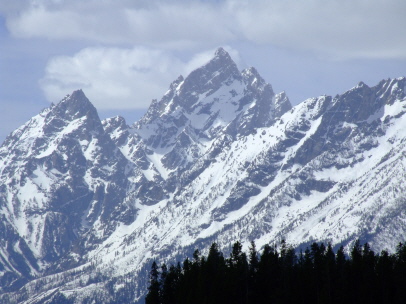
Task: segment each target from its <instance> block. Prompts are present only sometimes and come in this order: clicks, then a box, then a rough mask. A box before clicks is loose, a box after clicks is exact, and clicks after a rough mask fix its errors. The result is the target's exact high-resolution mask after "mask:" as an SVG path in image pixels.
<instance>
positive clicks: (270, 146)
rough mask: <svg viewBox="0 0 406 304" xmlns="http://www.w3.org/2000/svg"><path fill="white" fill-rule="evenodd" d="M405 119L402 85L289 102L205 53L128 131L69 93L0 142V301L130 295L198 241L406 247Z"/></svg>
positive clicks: (220, 56)
mask: <svg viewBox="0 0 406 304" xmlns="http://www.w3.org/2000/svg"><path fill="white" fill-rule="evenodd" d="M405 113H406V79H405V78H398V79H393V80H391V79H388V80H383V81H381V82H380V83H379V84H377V85H376V86H374V87H368V86H367V85H366V84H364V83H359V84H358V85H357V86H356V87H354V88H352V89H351V90H349V91H347V92H345V93H344V94H342V95H337V96H335V97H334V98H333V97H331V96H320V97H317V98H311V99H307V100H305V101H303V102H302V103H300V104H298V105H297V106H295V107H293V108H292V106H291V104H290V102H289V99H288V98H287V96H286V94H285V93H284V92H282V93H279V94H275V93H274V92H273V90H272V87H271V85H269V84H267V83H266V82H265V81H264V80H263V79H262V78H261V76H260V75H259V74H258V72H257V71H256V70H255V69H254V68H249V69H246V70H244V71H242V72H240V71H238V68H237V66H236V65H235V63H234V62H233V61H232V59H231V58H230V56H229V55H228V54H227V52H225V51H224V50H223V49H221V48H220V49H218V50H217V51H216V53H215V55H214V57H213V59H212V60H210V61H209V62H208V63H207V64H205V65H204V66H202V67H201V68H198V69H196V70H195V71H193V72H192V73H191V74H190V75H188V76H187V77H186V78H183V77H182V76H180V77H179V78H178V79H177V80H175V81H174V82H173V83H172V84H171V85H170V88H169V90H168V91H167V92H166V93H165V95H164V96H163V97H162V99H161V100H159V101H157V100H155V101H153V102H152V104H151V107H150V108H149V110H148V111H147V113H146V114H145V116H144V117H143V118H142V119H141V120H139V121H138V122H136V123H134V124H133V125H130V126H129V125H127V123H126V122H125V120H124V119H123V118H121V117H114V118H110V119H106V120H104V121H103V122H101V121H100V119H99V118H98V116H97V112H96V110H95V109H94V107H93V106H92V105H91V104H90V102H89V101H88V100H87V98H86V97H85V96H84V95H83V92H81V91H76V92H74V93H73V94H72V95H71V96H68V97H67V98H65V99H64V100H62V101H61V102H60V103H59V104H57V105H55V106H51V107H50V108H49V109H46V110H44V111H43V112H42V113H41V114H39V115H38V116H36V117H34V118H33V119H32V120H31V121H30V122H28V123H27V124H25V125H24V126H22V127H21V128H19V129H17V130H16V131H15V132H13V133H12V134H11V135H10V136H9V137H8V138H7V140H6V141H5V142H4V144H3V146H2V147H1V148H0V172H1V175H0V178H1V182H2V188H1V189H2V190H1V193H0V203H1V205H0V207H1V213H2V217H3V221H2V223H3V226H1V227H0V234H3V235H11V236H12V237H11V238H7V241H5V242H3V243H1V244H0V245H1V248H0V249H1V252H0V253H1V260H0V261H1V263H2V264H1V265H3V266H2V267H0V271H2V277H3V281H2V282H5V283H2V286H3V291H4V292H6V291H8V290H11V289H12V288H14V290H17V289H18V288H19V287H20V286H21V285H23V284H25V283H26V282H27V281H30V282H28V283H26V284H25V285H24V286H23V287H22V288H20V289H18V290H17V291H16V292H14V293H12V292H11V293H4V295H3V299H5V297H7V300H9V301H14V302H24V301H26V302H27V303H39V302H41V301H42V300H43V299H45V298H46V297H48V298H49V297H52V295H53V294H54V293H55V292H57V291H58V290H59V291H60V292H62V293H64V294H65V295H67V296H71V297H74V298H75V299H76V301H77V302H81V301H85V300H86V299H87V300H90V299H93V300H96V301H98V302H106V303H108V302H109V301H114V300H116V299H117V297H118V295H120V296H123V295H125V296H126V297H127V298H131V299H132V300H137V299H141V298H142V295H143V293H144V292H145V284H146V280H147V271H148V269H149V267H150V263H151V261H152V259H157V260H158V261H159V262H160V263H161V262H170V261H174V260H176V259H183V258H184V257H185V256H190V255H191V254H192V252H193V250H194V249H195V248H199V249H204V248H208V247H209V245H210V243H211V242H213V241H216V242H217V243H218V244H219V246H220V247H221V248H223V249H224V251H226V252H227V250H228V249H229V246H230V244H231V243H233V242H234V241H236V240H240V241H242V242H243V243H244V244H245V245H247V244H248V242H249V241H251V240H254V241H255V242H256V243H257V246H258V247H261V246H263V245H265V244H266V243H270V242H279V241H280V240H281V239H286V240H287V241H288V243H291V244H293V245H295V246H301V245H306V244H308V243H309V242H312V241H327V242H328V241H331V242H333V243H334V244H335V245H341V244H342V245H349V244H351V243H352V242H353V241H354V240H356V239H357V238H360V239H361V241H362V242H365V241H368V242H370V243H371V246H372V248H373V249H374V250H377V251H379V250H381V249H385V248H387V249H389V250H393V249H394V248H395V246H396V243H397V242H399V241H405V240H406V239H405V235H406V234H405V232H406V225H405V220H406V213H405V210H406V209H405V207H406V206H405V204H406V192H405V190H404V186H403V183H404V180H405V178H406V176H405V175H406V173H405V172H406V171H405V168H406V159H405V156H406V147H405V144H406V131H405V130H406V118H405ZM35 277H36V279H34V278H35ZM18 284H20V285H18ZM129 290H130V291H131V292H130V291H129ZM30 298H33V299H35V300H33V301H31V302H29V301H30V300H28V299H30Z"/></svg>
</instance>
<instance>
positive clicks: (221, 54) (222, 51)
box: [214, 47, 230, 57]
mask: <svg viewBox="0 0 406 304" xmlns="http://www.w3.org/2000/svg"><path fill="white" fill-rule="evenodd" d="M227 56H228V57H230V55H229V54H228V53H227V51H226V50H225V49H223V48H222V47H219V48H218V49H217V50H216V52H215V53H214V57H227Z"/></svg>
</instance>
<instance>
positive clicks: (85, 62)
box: [40, 47, 239, 109]
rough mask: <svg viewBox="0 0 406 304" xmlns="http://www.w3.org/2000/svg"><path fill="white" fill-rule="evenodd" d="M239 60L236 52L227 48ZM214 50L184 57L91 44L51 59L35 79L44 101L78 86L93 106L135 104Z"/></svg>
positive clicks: (160, 93) (161, 90)
mask: <svg viewBox="0 0 406 304" xmlns="http://www.w3.org/2000/svg"><path fill="white" fill-rule="evenodd" d="M226 49H227V50H228V51H229V52H230V55H231V56H232V57H234V58H236V61H237V62H238V60H239V56H238V53H237V52H236V51H235V50H233V49H232V48H230V47H226ZM213 54H214V50H210V52H203V53H200V54H197V55H196V56H195V57H193V58H192V59H191V60H190V61H183V60H181V59H179V58H177V57H176V56H174V55H173V54H172V53H170V52H168V51H161V50H157V49H151V48H141V47H134V48H132V49H123V48H106V47H92V48H85V49H83V50H81V51H80V52H78V53H76V54H74V55H73V56H58V57H54V58H52V59H51V60H50V61H49V62H48V64H47V67H46V70H45V77H44V78H43V79H42V80H41V81H40V84H41V88H42V89H43V91H44V93H45V95H46V97H47V99H48V100H49V101H53V102H55V101H58V100H60V99H61V98H62V97H63V96H65V95H66V94H68V93H70V92H72V91H73V90H76V89H79V88H82V89H83V90H84V92H85V94H86V95H87V96H88V97H89V99H90V100H91V101H92V103H94V104H95V106H96V107H97V108H98V109H119V108H121V109H126V108H127V109H137V108H138V109H140V108H146V107H148V106H149V104H150V102H151V100H152V99H153V98H157V99H159V98H161V97H162V96H163V94H164V93H165V91H166V90H167V89H168V87H169V84H170V83H171V82H172V81H173V80H175V79H176V78H177V77H178V76H179V75H180V74H183V75H184V76H186V75H187V74H188V73H190V72H191V71H192V70H193V69H195V68H197V67H199V66H201V65H203V64H204V63H206V62H207V61H208V60H210V58H211V57H213Z"/></svg>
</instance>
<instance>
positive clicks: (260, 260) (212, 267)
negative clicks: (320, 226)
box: [145, 241, 406, 304]
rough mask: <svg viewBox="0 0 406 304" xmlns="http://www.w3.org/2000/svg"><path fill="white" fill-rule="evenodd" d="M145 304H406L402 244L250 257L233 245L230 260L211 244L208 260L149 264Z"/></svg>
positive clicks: (252, 251)
mask: <svg viewBox="0 0 406 304" xmlns="http://www.w3.org/2000/svg"><path fill="white" fill-rule="evenodd" d="M145 303H146V304H172V303H177V304H182V303H185V304H186V303H187V304H190V303H194V304H200V303H202V304H203V303H204V304H210V303H219V304H221V303H235V304H249V303H256V304H261V303H346V304H348V303H402V304H404V303H406V245H405V244H402V243H399V245H398V246H397V250H396V252H395V253H393V254H389V253H388V252H387V251H382V252H381V253H379V254H377V253H375V252H374V251H372V250H371V248H370V246H369V244H368V243H365V244H364V245H361V244H360V242H359V241H356V242H355V244H354V245H353V247H352V248H351V250H350V251H349V253H348V255H347V254H346V253H345V251H344V248H343V247H340V248H339V249H338V250H337V251H336V252H334V250H333V248H332V246H331V244H328V245H327V246H326V245H325V244H323V243H313V244H312V245H311V246H310V248H309V247H308V248H306V250H304V251H303V250H300V251H299V252H298V251H296V250H295V249H294V248H293V247H292V246H289V245H287V244H286V242H284V241H282V243H281V244H280V245H279V246H275V245H274V246H271V245H265V246H264V248H263V250H262V251H261V252H258V251H257V249H256V246H255V243H254V242H251V245H250V247H249V252H248V255H247V253H245V252H243V251H242V245H241V243H240V242H236V243H235V244H234V245H233V247H232V250H231V253H230V256H229V257H228V258H226V257H224V255H223V253H222V252H221V251H220V250H219V248H218V245H217V244H216V243H213V244H212V245H211V247H210V250H209V253H208V255H207V256H202V255H201V254H200V253H199V251H198V250H196V251H195V252H194V254H193V259H191V260H189V259H188V258H186V259H185V260H184V261H183V263H181V262H178V263H177V264H176V265H170V266H169V267H168V266H167V265H165V264H162V265H161V266H158V264H157V263H156V261H154V262H153V263H152V267H151V272H150V281H149V287H148V294H147V296H146V300H145Z"/></svg>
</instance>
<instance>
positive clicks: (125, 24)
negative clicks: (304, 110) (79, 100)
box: [0, 0, 406, 141]
mask: <svg viewBox="0 0 406 304" xmlns="http://www.w3.org/2000/svg"><path fill="white" fill-rule="evenodd" d="M405 15H406V1H404V0H386V1H383V0H368V1H367V0H352V1H349V0H330V1H326V0H304V1H295V0H271V1H265V0H250V1H248V0H240V1H236V0H224V1H220V0H219V1H198V0H194V1H181V0H171V1H156V0H151V1H143V0H141V1H133V0H115V1H113V0H104V1H96V0H80V1H79V0H69V1H64V0H43V1H41V0H31V1H30V0H18V1H16V0H2V1H1V2H0V110H1V111H0V141H3V140H4V138H5V136H7V134H9V133H10V132H11V131H13V130H14V129H15V128H17V127H19V126H20V125H21V124H23V123H24V122H26V121H27V120H28V119H29V118H30V117H32V116H34V115H36V114H38V112H39V111H41V109H43V108H45V107H47V106H49V104H50V102H58V101H59V100H61V99H62V98H63V97H64V96H65V95H66V94H69V93H71V92H72V91H73V90H75V89H79V88H82V89H83V91H84V92H85V94H86V95H87V96H88V98H89V99H90V100H91V102H92V103H93V104H94V105H95V106H96V108H97V109H98V111H99V114H100V116H101V117H102V118H105V117H109V116H114V115H122V116H124V117H125V118H126V120H127V122H128V123H132V122H134V121H135V120H136V119H137V118H138V117H139V116H140V115H142V113H143V112H144V111H145V109H146V108H147V107H148V105H149V103H150V101H151V100H152V99H154V98H157V99H159V98H161V97H162V95H163V94H164V93H165V91H166V90H167V88H168V86H169V84H170V82H171V81H173V80H174V79H176V78H177V77H178V76H179V75H180V74H182V75H184V76H186V75H187V74H188V73H189V72H190V71H192V70H193V69H194V68H196V67H198V66H200V65H202V64H204V63H205V62H206V61H207V60H209V59H210V57H211V56H212V55H213V53H214V50H215V49H216V48H217V47H219V46H222V47H224V48H225V49H226V50H228V51H229V53H230V54H231V56H232V57H233V58H234V60H235V61H236V62H237V64H238V65H239V67H240V68H241V69H242V68H245V67H248V66H254V67H256V68H257V70H258V71H259V72H260V74H261V75H262V76H263V77H264V79H265V80H266V81H267V82H269V83H271V84H272V86H273V88H274V90H275V92H280V91H286V93H287V95H288V96H289V98H290V99H291V101H292V103H294V104H297V103H299V102H301V101H303V100H304V99H306V98H308V97H314V96H319V95H323V94H328V95H335V94H339V93H342V92H344V91H345V90H347V89H350V88H351V87H353V86H355V85H356V84H357V83H358V82H359V81H364V82H365V83H367V84H368V85H370V86H373V85H375V84H377V83H378V82H379V81H380V80H381V79H386V78H389V77H390V78H394V77H400V76H406V18H405V17H404V16H405Z"/></svg>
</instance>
